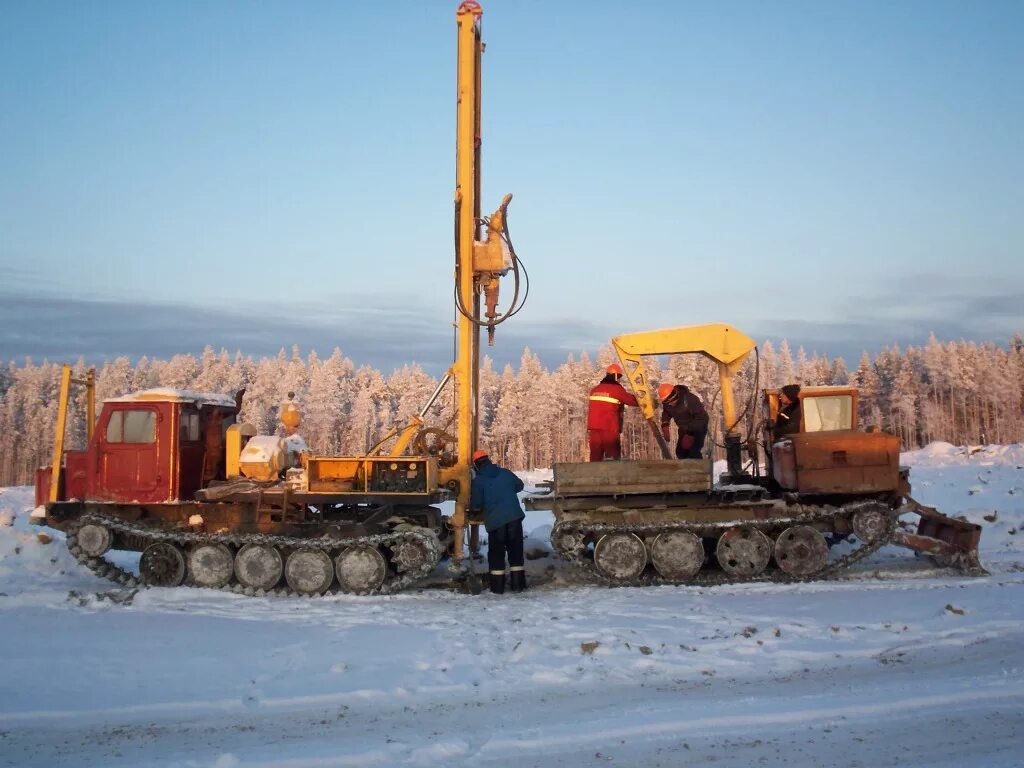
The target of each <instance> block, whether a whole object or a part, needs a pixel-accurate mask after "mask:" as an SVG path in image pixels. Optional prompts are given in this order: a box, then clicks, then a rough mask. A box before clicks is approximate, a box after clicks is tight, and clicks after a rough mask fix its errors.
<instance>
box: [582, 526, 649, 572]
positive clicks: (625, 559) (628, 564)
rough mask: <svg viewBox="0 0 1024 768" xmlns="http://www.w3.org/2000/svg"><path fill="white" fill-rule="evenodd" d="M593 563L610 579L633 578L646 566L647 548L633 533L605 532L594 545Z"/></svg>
mask: <svg viewBox="0 0 1024 768" xmlns="http://www.w3.org/2000/svg"><path fill="white" fill-rule="evenodd" d="M594 565H595V566H597V570H598V571H600V572H601V573H602V574H603V575H604V576H607V577H608V578H610V579H619V580H622V581H628V580H629V579H635V578H636V577H637V576H639V575H640V573H641V572H642V571H643V569H644V568H645V567H646V566H647V548H646V547H645V546H644V543H643V541H641V540H640V537H639V536H637V535H636V534H635V533H606V534H605V535H604V536H602V537H601V538H600V540H599V541H598V542H597V545H596V546H595V547H594Z"/></svg>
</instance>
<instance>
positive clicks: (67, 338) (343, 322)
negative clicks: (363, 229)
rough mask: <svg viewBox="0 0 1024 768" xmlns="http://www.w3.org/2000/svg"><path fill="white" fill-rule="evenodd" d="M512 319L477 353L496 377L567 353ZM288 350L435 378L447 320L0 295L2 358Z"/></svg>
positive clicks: (341, 303) (360, 299) (357, 310)
mask: <svg viewBox="0 0 1024 768" xmlns="http://www.w3.org/2000/svg"><path fill="white" fill-rule="evenodd" d="M517 319H518V318H516V319H513V320H511V321H510V322H509V323H508V325H501V326H498V329H497V345H496V346H495V347H487V346H486V343H487V342H486V335H484V336H483V340H482V344H483V350H482V351H483V354H486V355H489V356H490V357H491V358H492V359H493V360H494V362H495V366H496V367H497V368H498V369H499V370H500V368H502V367H504V365H505V364H506V363H509V362H510V363H512V364H513V365H517V364H518V362H519V359H520V357H521V356H522V351H523V348H524V347H530V349H531V351H533V352H534V353H535V354H537V355H538V356H539V357H540V358H541V360H542V361H543V362H544V364H545V365H547V366H554V365H558V364H559V363H561V362H563V361H564V360H565V358H566V356H567V354H568V352H570V351H574V350H573V349H572V348H571V346H567V345H566V344H565V342H564V338H565V334H564V333H563V331H564V330H566V327H568V326H563V325H561V324H560V325H559V326H558V327H549V328H544V327H539V326H536V325H534V326H532V327H531V330H530V331H528V332H524V331H523V330H517V331H511V330H510V329H512V327H513V326H515V325H517V322H516V320H517ZM293 344H298V345H299V346H300V348H301V349H302V351H303V353H307V352H309V351H310V350H316V352H317V354H319V355H321V356H325V355H327V354H330V352H331V351H332V350H333V349H334V348H335V347H339V348H340V349H341V350H342V353H343V354H345V356H347V357H348V358H350V359H351V360H353V362H355V363H356V365H363V364H366V365H371V366H373V367H375V368H378V369H380V370H381V371H384V372H388V371H391V370H393V369H394V368H397V367H400V366H402V365H405V364H408V363H418V364H420V365H421V366H422V367H423V368H424V369H425V370H427V371H428V372H430V373H432V374H434V375H438V374H440V373H442V372H443V371H444V370H446V369H447V368H448V366H449V365H450V364H451V362H452V350H453V329H452V322H451V318H450V317H447V318H446V317H441V316H440V313H438V312H436V311H432V310H428V309H423V308H417V307H415V306H411V305H410V304H409V302H408V301H397V300H395V299H394V298H393V297H392V298H391V299H385V298H382V297H366V296H345V297H338V300H337V301H332V302H330V304H328V305H317V306H311V307H308V308H307V307H303V306H302V305H301V304H300V303H297V302H289V303H288V304H287V305H282V306H275V305H273V304H271V303H266V302H264V303H261V304H258V305H253V306H239V307H209V306H194V305H188V304H178V303H162V302H148V301H112V300H109V299H81V298H72V297H68V296H55V295H45V294H36V295H15V294H13V293H9V292H8V293H0V360H18V359H21V358H24V357H32V358H34V359H35V360H37V361H39V360H42V359H43V358H46V359H49V360H52V361H60V360H77V359H78V358H79V357H85V358H86V360H88V361H90V362H100V361H102V360H109V359H113V358H115V357H118V356H120V355H125V356H128V357H130V358H132V359H137V358H139V357H142V356H144V355H145V356H148V357H152V358H162V359H167V358H170V357H172V356H174V355H176V354H189V353H192V354H198V353H199V352H201V351H202V349H203V347H205V346H206V345H210V346H212V347H213V348H214V349H218V350H219V349H221V348H224V349H227V350H229V351H231V352H234V351H235V350H241V352H242V353H243V354H246V355H252V356H253V357H257V358H258V357H263V356H271V355H276V354H277V352H278V350H280V349H281V348H282V347H284V348H285V349H287V350H290V348H291V346H292V345H293Z"/></svg>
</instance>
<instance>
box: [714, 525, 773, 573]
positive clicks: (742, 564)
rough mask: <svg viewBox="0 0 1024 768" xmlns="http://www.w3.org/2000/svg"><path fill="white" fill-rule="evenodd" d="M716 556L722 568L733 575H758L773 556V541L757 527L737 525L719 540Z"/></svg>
mask: <svg viewBox="0 0 1024 768" xmlns="http://www.w3.org/2000/svg"><path fill="white" fill-rule="evenodd" d="M715 556H716V557H717V558H718V564H719V565H721V566H722V570H723V571H725V572H726V573H728V574H730V575H731V576H756V575H757V574H759V573H761V571H763V570H764V569H765V568H766V567H767V566H768V561H769V560H771V557H772V542H771V539H769V538H768V537H767V536H765V535H764V534H763V533H761V532H760V531H759V530H757V529H756V528H751V527H750V526H748V525H737V526H735V527H733V528H730V529H729V530H727V531H726V532H725V533H723V534H722V537H721V538H720V539H719V540H718V545H717V546H716V547H715Z"/></svg>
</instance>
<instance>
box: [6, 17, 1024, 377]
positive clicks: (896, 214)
mask: <svg viewBox="0 0 1024 768" xmlns="http://www.w3.org/2000/svg"><path fill="white" fill-rule="evenodd" d="M483 5H484V11H485V13H484V37H485V40H486V42H487V46H488V49H487V53H486V55H485V56H484V126H483V153H484V155H483V158H484V159H483V170H484V207H485V208H488V209H491V208H493V207H494V206H495V205H496V204H497V203H498V202H499V200H500V198H501V195H502V194H504V193H505V192H507V191H511V192H513V193H514V194H515V200H514V201H513V203H512V207H511V210H510V228H511V232H512V236H513V239H514V242H515V244H516V248H517V251H518V252H519V254H520V255H521V257H522V258H523V261H524V263H525V264H526V266H527V268H528V270H529V273H530V276H531V281H532V282H531V293H530V297H529V301H528V303H527V306H526V309H525V310H524V311H523V312H522V313H521V314H520V315H518V316H517V317H516V318H515V320H513V321H511V322H510V323H509V324H508V325H507V326H502V327H501V329H500V330H499V333H498V338H497V343H498V345H497V346H496V347H495V348H493V349H492V350H491V352H492V354H493V356H494V357H495V358H496V359H497V360H498V361H499V362H503V361H504V360H507V359H511V360H517V359H518V357H519V355H520V352H521V350H522V347H523V346H529V347H530V348H531V349H533V350H534V351H537V352H538V353H540V354H541V356H542V359H543V360H544V362H545V363H547V364H548V365H556V364H557V363H559V362H561V361H562V360H564V359H565V357H566V355H567V354H568V353H569V352H574V353H579V352H580V351H582V350H594V349H596V348H597V347H598V346H600V345H601V344H603V343H605V342H606V341H607V339H608V338H609V337H610V336H612V335H614V334H616V333H621V332H626V331H635V330H645V329H649V328H658V327H670V326H677V325H689V324H694V323H704V322H728V323H732V324H734V325H736V326H738V327H740V328H741V329H742V330H744V331H745V332H746V333H748V334H749V335H751V336H753V337H754V338H757V339H769V338H770V339H776V340H778V339H782V338H786V339H788V340H789V342H790V344H791V346H792V347H793V348H794V350H795V349H796V347H797V346H799V345H803V346H804V347H805V348H806V349H807V351H808V352H811V351H812V350H814V351H818V352H820V353H823V354H828V355H830V356H833V357H834V356H837V355H842V356H844V357H846V358H847V362H848V363H851V364H855V363H856V358H857V357H858V356H859V354H860V352H861V350H865V349H866V350H868V351H869V352H875V351H877V350H879V349H880V348H882V347H883V346H886V345H890V344H900V345H906V344H908V343H923V342H924V341H925V340H926V339H927V337H928V334H929V332H934V333H935V334H936V335H937V336H938V337H939V338H940V339H959V338H967V339H975V340H992V341H996V342H999V343H1005V342H1006V341H1007V340H1008V339H1009V338H1010V337H1011V336H1012V334H1013V333H1014V332H1015V331H1022V330H1024V259H1022V258H1021V257H1022V253H1021V252H1022V250H1024V247H1022V246H1024V74H1022V73H1024V46H1022V45H1021V40H1022V39H1024V4H1021V3H1017V2H1006V3H1000V2H984V3H966V2H900V3H882V2H877V3H867V2H828V3H820V2H806V3H804V2H769V3H763V2H759V3H755V2H751V3H700V4H698V3H686V2H678V3H677V2H671V3H669V2H666V3H658V2H645V3H626V2H590V3H574V2H569V1H567V0H564V1H563V2H558V3H553V2H521V1H517V2H510V1H509V0H485V1H484V3H483ZM455 6H456V3H454V2H422V1H421V2H413V1H412V0H409V1H408V2H402V1H401V0H398V1H393V2H389V3H365V2H358V3H356V2H323V3H317V2H307V3H284V2H278V3H271V2H265V3H229V2H219V3H207V2H174V3H170V2H168V3H159V2H151V3H134V2H103V3H72V2H60V3H48V2H32V3H26V2H20V3H15V2H7V1H0V360H9V359H20V358H21V357H22V356H24V355H32V356H33V357H34V358H35V359H37V360H39V359H41V358H43V357H48V358H49V359H51V360H59V359H64V358H77V357H78V356H79V355H86V356H87V357H89V358H90V359H94V360H97V361H98V360H101V359H102V358H104V357H111V356H116V355H118V354H128V355H131V356H133V357H135V356H139V355H142V354H148V355H150V356H156V357H168V356H170V355H172V354H175V353H177V352H198V351H200V350H201V349H202V346H203V345H204V344H206V343H210V344H213V345H214V346H215V347H218V348H219V347H221V346H225V347H227V348H228V349H229V350H232V351H234V350H235V349H241V350H242V351H243V352H245V353H248V354H253V355H257V356H258V355H263V354H273V353H275V352H276V351H277V349H278V348H280V347H281V346H290V345H291V344H293V343H298V344H300V345H301V346H302V348H303V349H304V350H308V349H309V348H314V347H315V348H316V349H317V350H318V351H319V352H320V353H321V354H326V353H329V352H330V350H331V349H332V348H333V347H334V346H339V347H341V349H342V351H343V352H344V353H345V354H346V355H348V356H350V357H352V358H353V359H354V360H355V361H356V362H357V363H368V364H371V365H375V366H377V367H380V368H382V369H385V370H389V369H390V368H391V367H394V366H397V365H400V364H402V363H404V362H411V361H417V362H420V363H422V364H424V365H425V366H427V367H428V368H429V369H430V370H431V371H432V372H438V371H439V370H440V369H442V368H443V367H444V366H445V365H446V361H447V360H448V359H449V357H450V354H451V347H452V341H451V328H450V322H451V319H452V307H451V292H452V287H451V280H452V278H451V271H452V262H453V257H452V245H451V242H452V220H451V216H452V203H451V199H452V191H453V185H454V118H455V104H454V90H455V21H454V10H455ZM517 321H518V322H517Z"/></svg>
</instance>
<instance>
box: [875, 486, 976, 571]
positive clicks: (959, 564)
mask: <svg viewBox="0 0 1024 768" xmlns="http://www.w3.org/2000/svg"><path fill="white" fill-rule="evenodd" d="M900 511H901V512H915V513H917V515H919V516H920V520H919V521H918V523H917V530H916V531H914V532H911V531H903V530H899V531H897V532H896V535H895V536H894V541H895V543H897V544H899V545H901V546H904V547H906V548H907V549H912V550H914V551H915V552H921V553H923V554H926V555H931V556H932V557H934V558H935V559H936V560H938V561H939V562H940V563H942V564H943V565H949V566H951V567H954V568H958V569H959V570H961V571H963V572H964V573H967V574H969V575H971V576H988V575H989V573H988V571H987V570H985V568H984V567H983V566H982V564H981V557H980V555H979V554H978V544H979V542H980V541H981V526H980V525H976V524H975V523H969V522H967V521H966V520H958V519H956V518H954V517H949V516H948V515H944V514H942V513H941V512H939V511H938V510H937V509H935V508H934V507H929V506H927V505H925V504H921V503H920V502H918V501H915V500H914V499H912V498H910V497H909V496H908V497H906V501H905V503H904V505H903V507H902V508H901V510H900Z"/></svg>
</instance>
